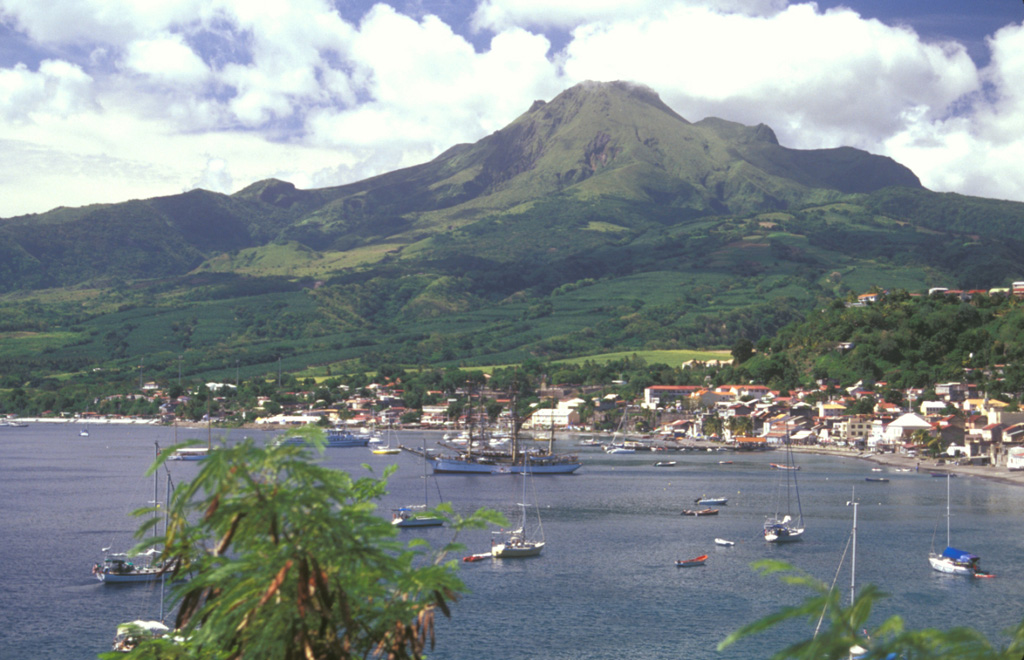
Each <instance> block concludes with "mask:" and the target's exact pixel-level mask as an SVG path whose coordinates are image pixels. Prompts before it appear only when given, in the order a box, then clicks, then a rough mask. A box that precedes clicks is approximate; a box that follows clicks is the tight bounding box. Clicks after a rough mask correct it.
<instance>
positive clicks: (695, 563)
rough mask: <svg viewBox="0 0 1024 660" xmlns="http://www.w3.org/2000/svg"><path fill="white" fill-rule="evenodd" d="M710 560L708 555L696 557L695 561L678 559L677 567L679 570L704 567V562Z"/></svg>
mask: <svg viewBox="0 0 1024 660" xmlns="http://www.w3.org/2000/svg"><path fill="white" fill-rule="evenodd" d="M707 560H708V556H707V555H701V556H700V557H694V558H693V559H677V560H676V566H678V567H679V568H687V567H689V566H703V565H704V562H706V561H707Z"/></svg>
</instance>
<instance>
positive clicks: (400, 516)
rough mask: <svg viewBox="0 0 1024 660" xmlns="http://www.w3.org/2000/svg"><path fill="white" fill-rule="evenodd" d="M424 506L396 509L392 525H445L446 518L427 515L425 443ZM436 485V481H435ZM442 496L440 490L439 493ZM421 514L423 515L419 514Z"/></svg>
mask: <svg viewBox="0 0 1024 660" xmlns="http://www.w3.org/2000/svg"><path fill="white" fill-rule="evenodd" d="M422 463H423V504H422V505H420V504H416V505H412V506H403V507H402V508H400V509H395V510H394V512H393V514H392V516H391V524H392V525H394V526H395V527H440V526H441V525H443V524H444V518H439V517H437V516H432V515H430V514H428V513H426V509H427V499H428V498H427V479H428V475H427V445H426V440H424V443H423V461H422ZM435 483H436V481H435ZM438 494H440V490H439V491H438ZM417 512H421V513H417Z"/></svg>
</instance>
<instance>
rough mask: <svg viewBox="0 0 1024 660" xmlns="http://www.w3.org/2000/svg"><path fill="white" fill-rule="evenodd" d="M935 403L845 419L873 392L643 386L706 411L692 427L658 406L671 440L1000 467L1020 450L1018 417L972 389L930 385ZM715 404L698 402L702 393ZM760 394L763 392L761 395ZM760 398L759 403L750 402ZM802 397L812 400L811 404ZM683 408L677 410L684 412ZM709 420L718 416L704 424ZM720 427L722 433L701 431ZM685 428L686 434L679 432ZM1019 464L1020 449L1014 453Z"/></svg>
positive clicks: (881, 404)
mask: <svg viewBox="0 0 1024 660" xmlns="http://www.w3.org/2000/svg"><path fill="white" fill-rule="evenodd" d="M934 389H935V393H936V395H937V397H938V398H937V399H936V400H935V401H919V399H920V396H921V392H920V391H919V390H915V391H909V392H906V393H904V394H905V398H906V399H907V400H910V401H915V400H918V401H919V407H920V411H921V412H920V413H919V412H914V411H912V410H910V409H909V408H908V407H906V406H900V405H897V404H895V403H889V402H885V401H878V402H877V403H875V405H874V408H873V410H872V411H871V412H870V413H868V414H864V413H863V412H861V413H859V414H850V413H849V412H848V410H849V409H850V408H851V407H852V406H853V405H854V404H855V403H856V402H857V401H858V400H860V399H862V397H867V396H872V397H873V395H874V392H873V390H872V388H870V387H865V386H863V385H862V384H857V385H855V386H852V387H850V388H849V389H848V390H847V392H846V393H844V394H841V395H835V396H832V397H827V398H823V395H822V392H821V391H820V390H817V391H797V392H792V393H791V395H792V396H789V397H781V396H779V393H777V392H771V391H769V390H768V389H767V388H764V387H761V386H757V385H746V386H742V387H739V386H723V387H718V388H715V389H714V390H712V391H709V390H705V389H703V388H690V387H687V388H685V389H684V388H678V389H675V388H673V389H669V388H666V387H665V386H655V387H651V388H648V390H649V391H647V392H645V395H644V402H645V404H648V405H650V403H654V402H660V401H661V400H663V398H664V396H665V393H666V392H670V393H671V394H672V395H673V396H672V400H673V401H674V402H675V403H677V404H678V403H679V401H680V400H681V398H682V397H684V396H688V397H689V398H690V399H691V404H690V408H692V409H698V410H706V411H708V412H705V413H695V414H693V415H692V417H694V418H695V419H700V421H701V423H699V424H696V423H695V424H682V423H681V417H683V416H680V415H679V414H674V413H673V412H672V411H673V410H675V408H674V407H673V408H665V409H663V417H664V418H665V419H663V427H662V428H664V429H666V430H669V431H671V433H673V434H674V435H675V437H677V438H680V439H682V440H683V441H685V440H686V439H696V438H702V437H706V436H709V435H716V436H717V437H718V438H719V439H720V440H722V441H724V442H726V443H739V444H742V443H741V439H742V442H745V443H746V444H747V445H751V444H752V443H751V438H759V439H761V441H763V444H764V445H765V446H767V447H771V446H777V445H780V444H782V443H784V442H786V441H787V439H788V441H789V442H792V443H794V444H800V445H819V446H824V447H837V448H849V449H856V450H858V451H872V452H891V453H903V454H908V455H911V456H914V455H924V454H925V452H928V451H932V450H940V451H941V452H942V453H943V455H944V456H945V457H948V458H950V459H953V460H968V461H971V462H973V463H977V464H990V465H999V466H1006V465H1007V463H1008V460H1009V457H1010V455H1011V452H1010V450H1011V449H1014V448H1016V447H1024V412H1013V413H1008V412H1006V411H1005V410H1004V409H1005V407H1006V404H1004V403H1002V402H999V401H989V400H986V399H978V398H976V397H974V386H973V385H971V384H968V383H943V384H940V385H939V386H936V387H935V388H934ZM709 392H710V393H712V394H714V395H715V397H716V398H715V400H713V401H711V402H709V403H707V405H705V402H706V399H705V398H704V397H705V396H706V395H707V394H708V393H709ZM762 393H763V394H762ZM755 394H762V396H760V397H759V398H752V397H753V395H755ZM804 399H810V400H813V401H814V403H813V405H811V404H808V403H807V402H806V401H804ZM685 408H686V407H685V406H683V407H680V409H685ZM708 415H711V416H712V417H714V418H717V420H718V421H717V422H714V423H712V422H710V421H709V419H708ZM739 418H745V419H746V420H747V423H746V425H745V426H744V429H745V433H740V434H737V433H734V432H733V431H732V430H731V429H732V428H739V426H740V425H738V424H734V421H735V420H737V419H739ZM709 428H721V434H720V435H719V434H711V433H708V432H707V429H709ZM683 429H685V431H684V430H683ZM1013 455H1014V456H1018V459H1015V460H1020V461H1024V452H1013Z"/></svg>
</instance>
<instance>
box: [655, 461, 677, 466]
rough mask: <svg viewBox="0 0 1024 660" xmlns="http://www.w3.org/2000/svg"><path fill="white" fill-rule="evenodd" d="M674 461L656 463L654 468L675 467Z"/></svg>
mask: <svg viewBox="0 0 1024 660" xmlns="http://www.w3.org/2000/svg"><path fill="white" fill-rule="evenodd" d="M675 466H676V462H675V461H658V462H657V463H655V464H654V467H675Z"/></svg>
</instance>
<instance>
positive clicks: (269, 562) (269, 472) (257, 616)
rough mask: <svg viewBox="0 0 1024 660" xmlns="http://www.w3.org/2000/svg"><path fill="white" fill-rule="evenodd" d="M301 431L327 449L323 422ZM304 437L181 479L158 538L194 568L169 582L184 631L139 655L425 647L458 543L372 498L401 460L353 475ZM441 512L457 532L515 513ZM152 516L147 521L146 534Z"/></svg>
mask: <svg viewBox="0 0 1024 660" xmlns="http://www.w3.org/2000/svg"><path fill="white" fill-rule="evenodd" d="M289 433H290V434H294V433H295V432H294V431H290V432H289ZM299 433H300V434H302V435H305V436H306V437H307V439H309V440H311V441H312V442H313V443H314V444H315V445H316V447H317V449H318V450H321V449H322V447H323V437H324V436H323V432H322V431H321V430H319V429H316V428H315V427H305V428H304V429H302V430H300V431H299ZM308 451H309V450H307V449H304V448H302V447H295V446H287V445H281V446H273V445H270V446H267V447H259V446H257V445H256V444H255V443H253V442H252V441H251V440H245V441H243V442H242V443H239V444H238V445H235V446H233V447H225V448H223V449H218V450H217V451H216V452H213V454H212V455H211V456H210V457H209V458H207V459H206V460H205V461H204V462H203V466H202V469H201V470H200V472H199V474H198V475H197V476H196V477H195V479H193V480H192V482H191V483H188V484H184V485H183V486H179V487H178V488H177V489H176V490H175V493H174V496H173V498H172V501H171V503H170V508H169V510H168V512H169V522H168V531H167V533H166V535H165V536H163V537H161V538H158V539H157V543H161V544H162V545H163V547H164V552H163V555H162V557H161V559H162V560H163V561H164V562H166V563H167V565H171V566H174V567H175V568H174V571H173V575H172V576H171V577H172V578H177V577H183V576H186V575H188V576H190V579H188V581H186V582H182V583H179V585H178V586H176V587H175V588H174V590H173V591H172V600H173V601H175V604H176V605H177V606H178V614H177V620H176V622H175V628H176V629H177V632H176V634H175V635H174V637H175V639H176V641H172V640H170V639H167V638H165V639H162V640H152V641H148V642H145V643H144V644H142V645H140V646H139V647H138V648H137V649H136V650H135V651H134V653H135V656H134V657H139V658H225V659H226V658H283V659H293V658H294V659H296V660H297V659H299V658H303V659H306V658H316V659H318V660H329V659H330V660H333V659H348V658H366V657H371V656H374V657H376V656H380V657H388V658H398V659H403V658H407V659H417V658H421V657H423V653H424V651H425V650H426V649H427V647H428V645H432V644H433V641H434V617H435V614H436V612H441V613H443V614H444V615H446V616H447V615H448V614H449V610H448V603H450V602H451V601H452V600H453V599H455V598H456V597H457V596H458V595H459V593H460V592H461V591H463V589H464V587H463V584H462V583H461V582H460V581H459V579H458V577H457V575H456V571H455V567H454V564H453V563H452V562H448V563H442V562H443V557H444V554H445V553H446V552H448V551H451V550H454V549H456V548H457V547H458V546H456V545H454V544H449V545H447V546H445V547H444V548H442V549H441V550H440V552H439V554H438V555H437V557H436V558H434V559H433V560H432V561H431V560H430V557H428V556H427V554H426V550H427V546H425V544H423V542H422V541H418V542H417V541H410V542H409V544H408V545H404V544H402V543H400V542H398V541H397V540H396V532H395V530H394V528H393V526H392V525H391V524H390V523H389V521H387V520H385V519H384V518H382V517H380V516H378V515H376V514H375V512H374V510H375V506H374V501H375V500H377V499H378V498H380V497H381V496H382V495H383V494H384V493H385V489H386V486H387V484H386V477H387V476H388V475H389V474H390V473H391V472H392V471H393V470H391V469H388V470H385V473H384V478H383V479H375V478H371V477H364V478H360V479H355V478H353V477H352V476H351V475H349V474H348V473H346V472H342V471H338V470H333V469H329V468H325V467H323V466H322V465H319V464H318V463H316V462H314V461H310V460H309V457H308V456H307V453H308ZM170 453H171V452H169V451H165V452H163V454H162V457H161V458H159V459H158V460H157V462H156V463H154V466H153V467H152V468H151V469H150V472H151V473H152V471H153V470H156V469H159V468H160V465H161V463H162V462H163V460H165V457H166V456H168V455H169V454H170ZM138 513H139V514H140V515H147V514H148V515H150V516H152V513H153V509H148V510H143V511H140V512H138ZM434 513H437V514H439V515H443V516H445V517H446V519H447V520H448V521H449V524H450V525H452V526H453V528H454V530H455V533H457V531H458V530H460V529H464V528H467V527H481V526H483V525H484V524H485V523H486V522H487V521H489V522H495V523H497V524H506V525H507V522H505V521H504V520H503V519H502V518H501V516H499V515H497V514H493V513H490V512H478V513H477V514H474V515H473V516H471V517H470V518H468V519H461V518H458V517H456V516H454V515H453V514H452V511H451V507H450V506H448V505H441V506H439V507H438V508H437V509H436V510H435V512H434ZM153 524H154V522H153V521H150V522H148V523H146V524H144V525H143V526H142V527H141V528H140V530H139V532H138V535H139V536H140V538H142V537H145V536H146V535H147V534H148V533H149V530H150V528H151V527H152V526H153ZM106 657H108V658H114V657H118V656H117V655H116V654H108V655H107V656H106Z"/></svg>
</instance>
